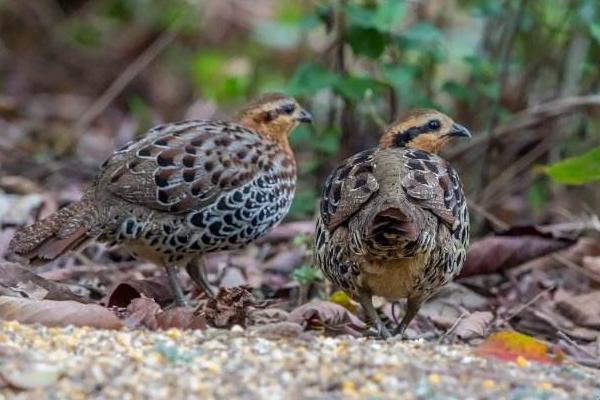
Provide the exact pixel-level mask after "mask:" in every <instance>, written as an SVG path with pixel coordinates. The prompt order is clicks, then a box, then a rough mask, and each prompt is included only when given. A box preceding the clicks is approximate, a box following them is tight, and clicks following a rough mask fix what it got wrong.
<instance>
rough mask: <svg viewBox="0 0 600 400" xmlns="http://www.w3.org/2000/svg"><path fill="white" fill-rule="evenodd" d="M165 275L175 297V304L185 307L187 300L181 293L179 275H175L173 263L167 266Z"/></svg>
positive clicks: (175, 268) (175, 270) (175, 269)
mask: <svg viewBox="0 0 600 400" xmlns="http://www.w3.org/2000/svg"><path fill="white" fill-rule="evenodd" d="M167 276H168V277H169V285H170V286H171V292H172V293H173V296H174V297H175V304H177V306H179V307H186V306H187V300H186V299H185V296H184V295H183V290H181V283H180V282H179V277H178V275H177V267H176V266H174V265H169V266H167Z"/></svg>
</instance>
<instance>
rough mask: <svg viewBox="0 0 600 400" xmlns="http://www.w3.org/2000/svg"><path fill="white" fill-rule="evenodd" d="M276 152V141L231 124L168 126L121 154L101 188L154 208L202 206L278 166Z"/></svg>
mask: <svg viewBox="0 0 600 400" xmlns="http://www.w3.org/2000/svg"><path fill="white" fill-rule="evenodd" d="M273 150H274V145H273V144H271V143H269V142H265V141H263V140H261V138H260V137H258V135H256V134H255V133H254V132H253V131H251V130H248V129H246V128H244V127H242V126H240V125H238V124H234V123H230V122H224V121H186V122H180V123H174V124H167V125H162V126H158V127H156V128H153V129H152V130H150V131H149V132H148V133H147V135H146V137H144V138H143V139H142V140H139V141H137V142H133V143H131V144H129V145H126V146H125V147H124V148H122V149H120V150H119V151H117V152H115V153H114V154H113V155H112V156H111V158H109V159H108V160H107V161H106V162H105V165H104V166H103V169H102V171H103V172H102V173H101V175H100V176H99V177H98V178H97V182H98V184H97V187H98V188H99V190H107V191H108V192H109V193H110V194H112V195H114V196H116V197H119V198H121V199H123V200H126V201H128V202H130V203H134V204H137V205H143V206H145V207H148V208H151V209H156V210H160V211H169V212H174V213H183V212H187V211H190V210H199V209H202V208H203V207H205V206H207V205H209V204H211V203H212V202H214V201H215V200H216V198H217V197H218V196H219V195H221V194H223V193H224V192H228V191H231V190H233V189H235V188H238V187H240V186H243V185H244V184H246V183H248V182H249V181H251V180H253V179H255V178H256V175H257V174H258V173H260V172H264V171H266V170H268V169H270V168H272V165H270V164H269V159H268V156H269V153H270V152H272V151H273ZM97 190H98V189H97Z"/></svg>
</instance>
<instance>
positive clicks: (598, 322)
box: [556, 291, 600, 329]
mask: <svg viewBox="0 0 600 400" xmlns="http://www.w3.org/2000/svg"><path fill="white" fill-rule="evenodd" d="M556 308H557V310H558V311H560V312H561V313H562V314H563V315H564V316H566V317H567V318H569V319H570V320H571V321H573V322H574V323H576V324H577V325H579V326H583V327H586V328H593V329H600V291H594V292H589V293H584V294H580V295H577V296H575V295H571V294H569V293H567V292H565V291H561V292H559V293H557V302H556Z"/></svg>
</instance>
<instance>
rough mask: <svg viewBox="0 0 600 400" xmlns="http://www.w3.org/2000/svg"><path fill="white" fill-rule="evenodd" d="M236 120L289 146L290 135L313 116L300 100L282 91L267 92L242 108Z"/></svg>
mask: <svg viewBox="0 0 600 400" xmlns="http://www.w3.org/2000/svg"><path fill="white" fill-rule="evenodd" d="M235 120H236V122H238V123H239V124H240V125H243V126H245V127H247V128H250V129H252V130H254V131H256V132H257V133H258V134H259V135H261V136H263V137H266V138H268V139H270V140H271V141H273V142H275V143H277V144H282V145H285V146H288V144H287V143H288V138H287V137H288V135H289V134H290V132H291V131H292V130H293V129H294V128H295V127H296V126H298V124H300V123H311V122H312V117H311V115H310V114H309V113H308V111H306V110H305V109H304V108H302V107H301V106H300V104H298V102H297V101H296V100H295V99H294V98H292V97H289V96H286V95H284V94H282V93H266V94H263V95H262V96H260V97H258V98H256V99H254V100H253V101H252V102H250V103H249V104H248V105H246V106H245V107H244V108H242V109H241V110H240V111H239V112H238V114H237V117H236V119H235Z"/></svg>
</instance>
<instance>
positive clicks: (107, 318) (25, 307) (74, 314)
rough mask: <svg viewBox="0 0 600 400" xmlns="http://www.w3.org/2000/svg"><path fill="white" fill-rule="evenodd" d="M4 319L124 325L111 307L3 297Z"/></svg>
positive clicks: (0, 312)
mask: <svg viewBox="0 0 600 400" xmlns="http://www.w3.org/2000/svg"><path fill="white" fill-rule="evenodd" d="M0 319H4V320H7V321H18V322H21V323H24V324H36V323H37V324H42V325H46V326H65V325H74V326H90V327H93V328H98V329H120V328H121V327H122V326H123V324H121V321H119V319H118V318H117V317H116V316H115V315H114V314H113V313H112V312H111V311H110V310H109V309H107V308H104V307H101V306H99V305H96V304H82V303H78V302H76V301H55V300H30V299H22V298H17V297H8V296H0Z"/></svg>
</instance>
